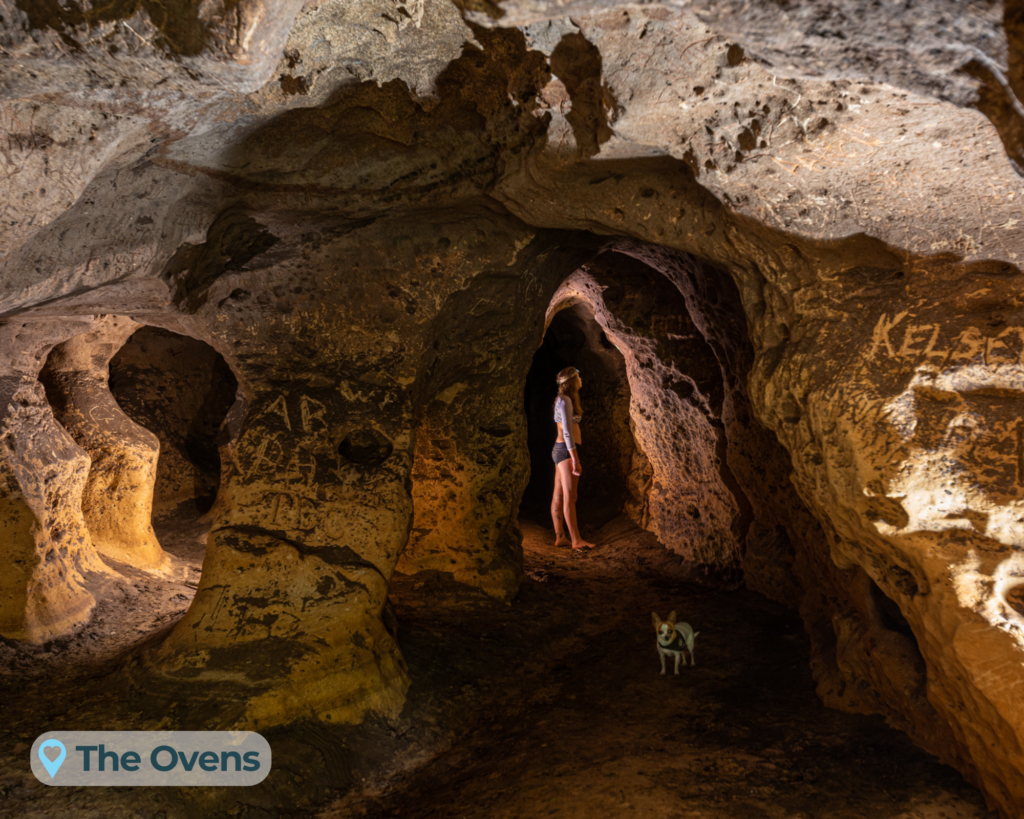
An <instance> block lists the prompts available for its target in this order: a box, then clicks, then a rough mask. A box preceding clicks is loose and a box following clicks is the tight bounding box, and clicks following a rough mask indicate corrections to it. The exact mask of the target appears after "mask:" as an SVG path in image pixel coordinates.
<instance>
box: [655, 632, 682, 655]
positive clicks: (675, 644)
mask: <svg viewBox="0 0 1024 819" xmlns="http://www.w3.org/2000/svg"><path fill="white" fill-rule="evenodd" d="M658 647H659V648H663V649H665V651H683V650H684V649H685V648H686V643H685V642H684V641H683V635H682V634H680V633H679V632H678V631H677V632H676V636H675V638H674V639H673V640H672V642H670V643H663V642H661V640H660V639H659V640H658Z"/></svg>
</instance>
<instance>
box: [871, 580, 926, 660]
mask: <svg viewBox="0 0 1024 819" xmlns="http://www.w3.org/2000/svg"><path fill="white" fill-rule="evenodd" d="M870 589H871V600H872V602H873V603H874V604H875V609H876V610H877V611H878V616H879V619H880V620H881V621H882V625H883V626H885V627H886V628H887V629H889V631H895V632H897V633H898V634H902V635H903V636H904V637H909V638H910V639H911V640H913V641H914V644H915V645H916V644H917V638H916V637H914V630H913V629H912V628H911V627H910V623H909V622H907V618H906V617H904V616H903V612H902V611H900V607H899V606H898V605H896V601H895V600H892V599H891V598H889V597H888V596H887V595H886V594H885V592H883V591H882V590H881V589H880V588H879V587H878V584H877V583H875V582H874V581H871V585H870Z"/></svg>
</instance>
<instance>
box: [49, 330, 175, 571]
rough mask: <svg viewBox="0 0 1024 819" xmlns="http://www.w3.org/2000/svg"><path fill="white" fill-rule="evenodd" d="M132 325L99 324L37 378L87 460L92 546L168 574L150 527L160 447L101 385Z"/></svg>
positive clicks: (58, 352)
mask: <svg viewBox="0 0 1024 819" xmlns="http://www.w3.org/2000/svg"><path fill="white" fill-rule="evenodd" d="M138 326H139V325H137V324H136V323H135V322H134V321H132V320H131V319H127V318H124V317H119V316H106V317H103V318H102V319H100V320H98V321H97V322H95V323H94V325H93V327H91V328H90V329H89V330H88V331H87V332H85V333H80V334H79V335H76V336H75V337H74V338H71V339H69V340H68V341H65V342H64V343H63V344H59V345H57V346H56V347H55V348H54V349H53V351H52V352H51V353H50V356H49V359H48V360H47V362H46V367H45V368H44V369H43V372H42V374H41V375H40V379H41V380H42V382H43V384H44V385H45V387H46V395H47V398H48V400H49V402H50V406H51V407H53V411H54V414H55V416H56V418H57V420H58V421H59V422H60V425H61V426H62V427H64V429H65V430H67V431H68V433H69V434H70V435H71V437H72V438H74V440H75V443H77V444H78V445H79V446H80V447H82V449H84V450H85V451H86V452H87V453H88V454H89V457H90V458H91V461H92V462H91V464H90V466H89V478H88V480H87V481H86V485H85V489H84V491H83V493H82V501H81V502H82V514H83V515H84V517H85V524H86V526H87V527H88V529H89V535H90V537H91V538H92V542H93V545H94V546H95V547H96V549H97V550H98V551H99V552H100V554H102V555H105V556H106V557H109V558H111V559H113V560H116V561H118V562H120V563H125V564H127V565H129V566H134V567H135V568H138V569H144V570H146V571H154V572H161V573H167V572H169V571H171V563H170V559H169V557H168V555H167V554H166V553H165V552H164V550H163V549H162V548H160V544H159V543H158V542H157V539H156V534H155V533H154V532H153V525H152V517H153V487H154V484H155V483H156V472H157V458H158V457H159V455H160V442H159V441H158V440H157V438H156V436H155V435H153V433H151V432H149V431H148V430H146V429H143V428H142V427H140V426H138V425H137V424H135V423H133V422H132V420H131V419H130V418H128V416H126V415H125V414H124V412H122V411H121V408H120V407H119V406H118V404H117V402H116V401H115V400H114V397H113V396H112V395H111V394H110V389H109V387H108V385H107V377H108V366H109V362H110V359H111V358H113V356H114V354H115V353H116V352H117V350H118V349H119V348H120V347H121V346H122V345H123V344H124V342H125V340H126V339H127V338H128V337H129V336H130V335H131V334H132V333H133V332H135V330H136V329H137V328H138Z"/></svg>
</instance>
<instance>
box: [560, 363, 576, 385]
mask: <svg viewBox="0 0 1024 819" xmlns="http://www.w3.org/2000/svg"><path fill="white" fill-rule="evenodd" d="M579 374H580V371H579V370H577V369H576V368H575V367H573V368H572V372H571V373H569V374H568V375H560V376H559V377H558V383H559V384H564V383H565V382H566V381H568V380H569V379H570V378H575V377H576V376H577V375H579Z"/></svg>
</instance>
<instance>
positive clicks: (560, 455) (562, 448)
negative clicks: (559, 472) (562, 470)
mask: <svg viewBox="0 0 1024 819" xmlns="http://www.w3.org/2000/svg"><path fill="white" fill-rule="evenodd" d="M579 448H580V445H579V444H576V449H577V450H579ZM571 457H572V456H571V455H570V454H569V447H567V446H566V445H565V444H564V443H563V444H555V448H554V449H552V450H551V460H552V461H554V462H555V466H558V465H559V464H560V463H561V462H562V461H568V460H569V458H571Z"/></svg>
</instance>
